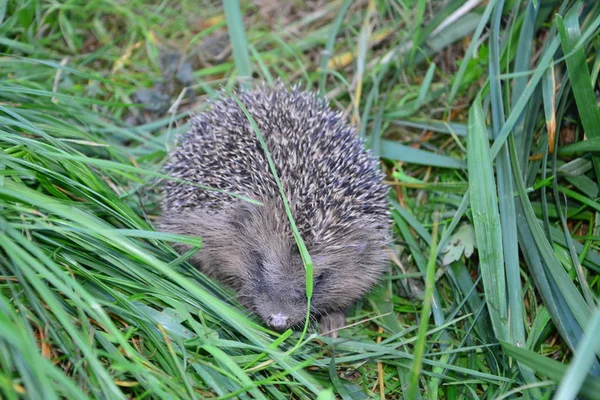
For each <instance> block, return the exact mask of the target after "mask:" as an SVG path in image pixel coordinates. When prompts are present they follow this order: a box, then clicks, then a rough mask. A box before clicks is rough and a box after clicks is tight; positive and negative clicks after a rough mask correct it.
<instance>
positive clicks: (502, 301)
mask: <svg viewBox="0 0 600 400" xmlns="http://www.w3.org/2000/svg"><path fill="white" fill-rule="evenodd" d="M467 161H468V166H469V197H470V200H471V210H472V214H473V225H474V227H475V238H476V241H477V248H478V251H479V261H480V269H481V275H482V277H483V287H484V289H485V297H486V303H487V306H488V312H489V314H490V319H491V320H492V326H493V328H494V333H495V334H496V338H498V339H499V340H504V341H506V340H507V339H508V337H509V335H508V329H507V323H508V310H507V304H508V301H507V298H506V297H507V294H506V280H505V272H504V253H503V245H502V229H501V225H500V216H499V213H498V203H497V202H498V199H497V195H496V185H495V184H494V175H493V172H492V164H491V157H490V150H489V146H488V140H487V129H486V127H485V121H484V117H483V108H482V106H481V99H480V98H477V99H476V100H475V102H474V103H473V105H472V106H471V110H470V111H469V135H468V136H467Z"/></svg>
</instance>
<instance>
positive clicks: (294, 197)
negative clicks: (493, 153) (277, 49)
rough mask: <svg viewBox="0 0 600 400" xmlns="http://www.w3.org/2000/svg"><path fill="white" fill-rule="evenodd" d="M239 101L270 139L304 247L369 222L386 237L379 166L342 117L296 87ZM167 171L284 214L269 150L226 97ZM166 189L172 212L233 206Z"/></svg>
mask: <svg viewBox="0 0 600 400" xmlns="http://www.w3.org/2000/svg"><path fill="white" fill-rule="evenodd" d="M236 96H237V97H238V99H239V100H240V101H241V102H242V103H243V104H244V105H245V107H246V108H247V110H248V111H249V113H250V114H251V115H252V117H253V118H254V120H255V121H256V123H257V125H258V128H259V129H260V131H261V133H262V135H263V137H264V139H265V142H266V144H267V147H268V149H269V152H270V153H271V157H272V158H273V161H274V163H275V166H276V168H277V171H278V173H279V176H280V179H281V182H282V185H283V188H284V190H285V193H286V195H287V197H288V199H289V201H290V204H291V206H292V210H293V214H294V218H295V220H296V223H297V225H298V228H299V229H300V232H301V233H302V236H303V238H304V240H306V241H318V242H327V240H328V239H330V238H332V237H339V235H340V234H341V233H342V232H344V230H346V229H347V228H348V227H349V226H350V225H353V226H354V227H356V223H357V222H358V223H360V222H363V221H364V222H365V223H368V224H370V225H374V226H376V227H377V228H380V229H382V230H385V229H386V227H387V223H388V210H387V203H386V200H385V197H386V193H387V188H386V186H385V185H384V184H383V182H382V178H383V176H382V173H381V171H380V170H379V167H378V162H377V160H376V159H375V158H374V157H373V156H372V155H371V154H370V153H369V152H368V151H366V150H365V149H364V146H363V143H362V142H361V140H360V139H358V138H357V137H356V134H355V131H354V129H353V128H352V127H350V126H348V125H347V124H345V123H344V121H343V120H342V118H341V115H340V114H339V113H336V112H333V111H332V110H331V109H330V108H329V107H328V105H327V103H326V102H325V101H323V100H321V99H319V98H318V97H316V96H315V95H314V94H312V93H308V92H305V91H302V90H300V89H299V88H298V87H295V88H293V89H292V90H289V91H288V90H286V89H285V88H284V87H283V86H282V85H281V84H278V85H276V86H275V87H274V88H267V87H259V88H257V89H254V90H250V91H242V92H239V93H237V94H236ZM166 170H167V172H168V174H169V175H171V176H173V177H176V178H179V179H184V180H188V181H191V182H194V183H196V184H201V185H205V186H210V187H213V188H217V189H221V190H224V191H227V192H233V193H237V194H241V195H245V196H248V197H252V198H255V199H258V200H272V201H274V203H275V204H278V205H279V207H280V210H279V211H281V209H282V208H283V206H282V202H281V201H280V194H279V191H278V188H277V185H276V183H275V180H274V178H273V176H272V174H271V171H270V169H269V166H268V163H267V159H266V157H265V154H264V151H263V148H262V146H261V144H260V142H259V141H258V138H257V137H256V134H255V132H254V131H253V129H252V127H251V125H250V122H249V121H248V119H247V118H246V116H245V114H244V113H243V111H242V110H241V109H240V108H239V106H238V105H237V104H236V102H235V100H234V99H232V98H231V97H229V96H228V95H226V94H225V95H223V96H222V97H221V99H219V100H218V101H216V102H214V104H213V105H212V108H211V110H210V111H208V112H205V113H202V114H200V115H197V116H195V117H193V118H192V120H191V129H190V131H189V132H188V133H187V134H186V135H184V136H182V137H181V139H180V142H179V144H178V146H177V148H176V149H175V151H174V152H173V153H172V154H171V155H170V159H169V161H168V163H167V165H166ZM165 189H166V196H165V198H164V204H163V207H164V208H165V209H167V210H170V211H177V210H184V209H186V210H189V209H201V210H204V211H210V210H214V211H217V210H220V209H223V208H224V207H226V206H227V205H230V204H231V203H232V202H233V201H234V200H235V199H234V198H233V197H231V196H229V195H227V194H223V193H219V192H215V191H206V190H203V189H201V188H198V187H195V186H191V185H184V184H180V183H174V182H168V183H166V185H165ZM278 215H283V214H282V213H279V214H278ZM283 225H285V226H287V223H285V224H283ZM354 229H355V228H354Z"/></svg>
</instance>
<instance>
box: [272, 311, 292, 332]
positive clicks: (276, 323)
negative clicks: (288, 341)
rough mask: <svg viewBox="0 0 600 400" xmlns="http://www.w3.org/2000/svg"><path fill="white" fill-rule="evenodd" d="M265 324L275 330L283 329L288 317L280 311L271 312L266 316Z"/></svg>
mask: <svg viewBox="0 0 600 400" xmlns="http://www.w3.org/2000/svg"><path fill="white" fill-rule="evenodd" d="M267 324H268V325H269V327H271V328H273V329H275V330H276V331H283V330H285V329H286V328H287V327H288V325H289V318H288V316H287V315H285V314H282V313H275V314H271V315H270V316H269V317H267Z"/></svg>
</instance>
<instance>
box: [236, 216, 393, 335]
mask: <svg viewBox="0 0 600 400" xmlns="http://www.w3.org/2000/svg"><path fill="white" fill-rule="evenodd" d="M235 221H236V224H238V228H239V231H238V233H240V234H241V236H240V237H239V239H240V240H239V242H238V243H239V244H240V245H239V247H238V248H237V249H235V250H234V249H232V254H233V253H237V254H238V255H239V256H235V257H233V258H232V259H231V260H232V261H233V260H239V262H241V263H242V264H243V266H241V267H240V268H236V269H238V270H243V271H244V274H240V275H239V285H238V287H237V290H238V294H239V299H240V302H241V303H242V304H244V305H245V306H246V307H247V308H248V309H250V310H251V311H253V312H254V313H255V314H257V315H258V316H259V317H260V318H261V319H262V320H263V321H264V322H265V323H266V324H267V325H269V326H270V327H271V328H273V329H276V330H280V331H281V330H285V329H287V328H290V327H293V326H296V325H300V324H303V323H304V321H305V319H306V309H307V307H306V302H307V300H306V273H305V269H304V265H303V262H302V258H301V256H300V253H299V251H298V248H297V244H296V242H295V240H294V238H293V236H292V234H291V231H290V229H289V228H288V221H287V219H286V218H284V217H283V216H282V214H281V213H279V212H277V208H273V207H258V208H255V207H250V208H242V209H240V210H238V211H237V212H236V217H235ZM240 222H242V224H239V223H240ZM385 235H386V234H385V232H384V231H381V230H377V229H375V228H374V227H373V226H370V225H369V224H364V225H361V226H360V228H358V227H355V226H348V227H347V229H345V230H340V229H336V230H335V233H333V232H330V233H328V234H324V235H321V237H323V238H324V239H323V240H320V241H316V240H314V238H311V237H309V238H307V239H308V240H306V245H307V248H308V251H309V253H310V255H311V258H312V260H313V267H314V268H313V297H312V300H311V314H312V315H311V316H312V317H315V318H319V317H322V316H326V315H328V314H331V313H334V312H339V311H342V310H344V309H345V308H347V307H349V306H350V305H351V304H352V303H353V302H354V301H355V300H356V299H358V298H359V297H361V296H362V295H363V294H364V293H365V292H366V291H368V290H369V289H370V288H371V287H372V286H373V285H374V284H375V283H376V282H377V280H378V278H379V277H380V276H381V273H382V272H383V271H384V269H385V267H386V263H385V259H386V256H385V252H384V248H383V246H382V244H383V243H385V240H386V236H385ZM236 262H238V261H236Z"/></svg>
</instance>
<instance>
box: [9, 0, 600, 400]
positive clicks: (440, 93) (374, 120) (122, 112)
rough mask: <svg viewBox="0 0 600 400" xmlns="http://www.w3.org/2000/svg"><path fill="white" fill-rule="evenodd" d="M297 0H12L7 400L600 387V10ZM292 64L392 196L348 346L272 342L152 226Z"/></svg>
mask: <svg viewBox="0 0 600 400" xmlns="http://www.w3.org/2000/svg"><path fill="white" fill-rule="evenodd" d="M294 3H297V4H296V6H297V7H296V8H289V7H288V6H287V5H285V4H284V3H283V2H270V1H260V2H253V3H250V2H247V1H241V2H239V4H238V2H237V1H229V0H227V1H225V2H224V5H225V7H223V6H222V5H221V4H220V3H219V2H211V1H201V2H193V1H181V2H176V1H164V2H155V1H140V0H134V1H127V2H118V1H114V0H96V1H91V2H87V1H81V0H72V1H63V2H49V1H41V0H28V1H8V2H7V1H0V22H1V23H0V52H1V53H2V54H1V55H0V71H1V72H0V148H1V149H2V152H1V153H0V398H2V399H5V398H6V399H20V398H28V399H38V398H44V399H59V398H65V399H84V398H105V399H121V398H123V399H124V398H139V399H142V398H157V399H163V398H164V399H167V398H182V399H187V398H190V399H192V398H213V397H215V398H242V399H244V398H247V399H249V398H269V399H270V398H273V399H287V398H299V399H312V398H316V397H317V396H319V398H322V399H329V398H333V397H334V396H336V397H337V398H342V399H344V400H346V399H364V398H386V399H396V398H397V399H417V398H426V399H437V398H444V399H472V398H530V399H538V398H557V399H571V398H574V397H575V396H576V395H577V393H579V394H580V395H581V396H583V397H584V398H597V397H598V393H599V390H600V388H599V387H598V377H600V358H599V356H600V336H599V335H598V332H597V330H598V326H599V325H600V311H599V307H598V296H599V294H600V275H599V272H600V254H599V252H598V250H599V248H600V232H599V229H598V226H599V225H600V201H599V199H598V193H599V179H598V173H599V171H600V170H599V165H600V164H598V150H599V148H600V146H599V139H598V138H599V137H598V135H599V133H600V131H599V129H600V124H599V121H600V110H599V108H598V103H599V100H598V91H599V90H600V87H599V86H598V75H599V73H600V52H599V51H598V49H599V48H600V35H599V33H600V3H598V2H596V1H592V0H588V1H583V2H581V1H554V0H537V1H534V0H529V1H527V0H510V1H498V0H489V1H487V2H481V4H476V5H474V7H467V6H468V5H469V4H471V3H469V2H467V3H466V4H465V2H464V1H462V0H461V1H459V0H448V1H444V2H442V1H429V2H427V1H422V0H409V1H398V2H387V1H381V0H370V1H360V2H352V1H342V0H337V1H333V2H294ZM240 19H241V20H242V21H243V27H242V25H241V24H240ZM228 33H229V34H230V35H231V37H232V39H233V40H232V42H230V41H229V40H228V38H227V34H228ZM277 78H281V79H282V80H283V81H284V82H288V83H290V84H291V83H300V84H301V85H302V86H304V87H306V88H311V89H315V90H316V89H320V91H321V93H322V94H323V95H324V96H326V97H327V98H328V99H329V100H330V101H331V104H332V106H333V107H335V108H337V109H340V110H342V111H344V113H345V115H346V116H347V118H348V120H349V121H352V123H353V124H354V125H355V126H356V127H357V131H358V134H359V135H361V136H363V137H364V138H365V139H366V140H367V144H368V145H369V146H370V147H371V148H372V150H373V151H374V152H375V153H376V154H377V155H379V156H380V157H381V158H382V167H383V168H384V169H385V172H386V174H387V177H388V181H389V183H390V187H391V190H390V207H391V209H392V210H393V223H394V227H393V228H394V239H395V243H394V253H395V256H394V257H393V258H394V260H393V261H394V262H392V263H390V272H389V274H388V275H387V276H386V278H385V279H384V280H383V282H382V284H381V285H380V286H378V287H377V288H375V289H374V290H373V292H372V293H370V294H369V295H368V296H367V297H365V298H364V299H363V300H361V301H359V302H358V303H357V304H356V305H355V306H354V307H353V308H352V310H350V312H349V315H348V317H349V321H350V322H351V323H352V325H351V326H350V327H348V328H347V329H345V330H343V331H341V332H340V337H339V338H338V339H329V338H321V337H320V336H318V335H316V334H314V333H313V332H314V331H313V330H310V331H309V332H308V334H307V335H305V336H302V333H301V332H294V333H291V332H287V333H284V334H282V335H278V334H276V333H273V332H270V331H269V330H267V329H266V328H265V327H263V326H262V325H261V324H260V323H259V321H257V320H256V319H255V318H253V317H252V316H251V315H248V313H247V311H245V310H244V309H243V308H241V307H240V306H239V305H238V304H237V303H236V301H235V296H234V294H233V293H231V292H230V291H228V290H225V289H223V288H222V287H220V286H219V285H218V284H217V283H215V282H213V281H211V280H209V279H207V278H206V277H204V276H202V274H200V273H199V272H198V271H197V270H195V269H194V268H193V267H192V266H191V265H190V264H189V263H188V262H187V260H188V259H189V257H191V256H192V255H193V253H194V252H195V251H198V250H199V249H200V248H201V247H202V241H201V238H186V237H181V236H177V235H170V234H164V233H159V232H155V231H154V230H153V223H154V221H155V219H156V217H157V216H158V214H159V201H160V196H159V191H158V190H157V183H158V180H159V179H160V178H161V177H162V175H161V170H160V167H161V163H162V162H163V160H164V157H165V155H166V153H167V151H168V150H169V149H170V148H171V147H172V146H173V144H174V139H175V137H176V136H177V135H178V134H180V133H182V132H185V130H186V129H187V124H186V123H187V118H188V117H189V114H190V113H193V112H200V111H202V110H203V109H205V107H206V105H207V102H206V99H207V98H211V97H213V96H215V94H216V91H217V90H219V89H220V88H221V87H225V88H226V89H227V90H231V89H234V88H235V87H237V86H238V85H240V84H247V83H248V81H249V79H254V80H263V81H267V82H272V81H274V80H275V79H277ZM182 241H185V242H186V243H187V244H190V245H191V246H193V248H194V249H193V250H191V251H190V252H189V253H186V254H184V255H178V254H176V253H175V252H174V251H173V250H172V249H171V248H170V244H172V243H173V242H182ZM473 245H476V247H475V251H474V253H473V254H472V255H471V254H468V252H467V249H469V248H470V247H472V246H473ZM444 260H446V264H447V265H444ZM308 264H310V262H308ZM309 280H310V279H309Z"/></svg>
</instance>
